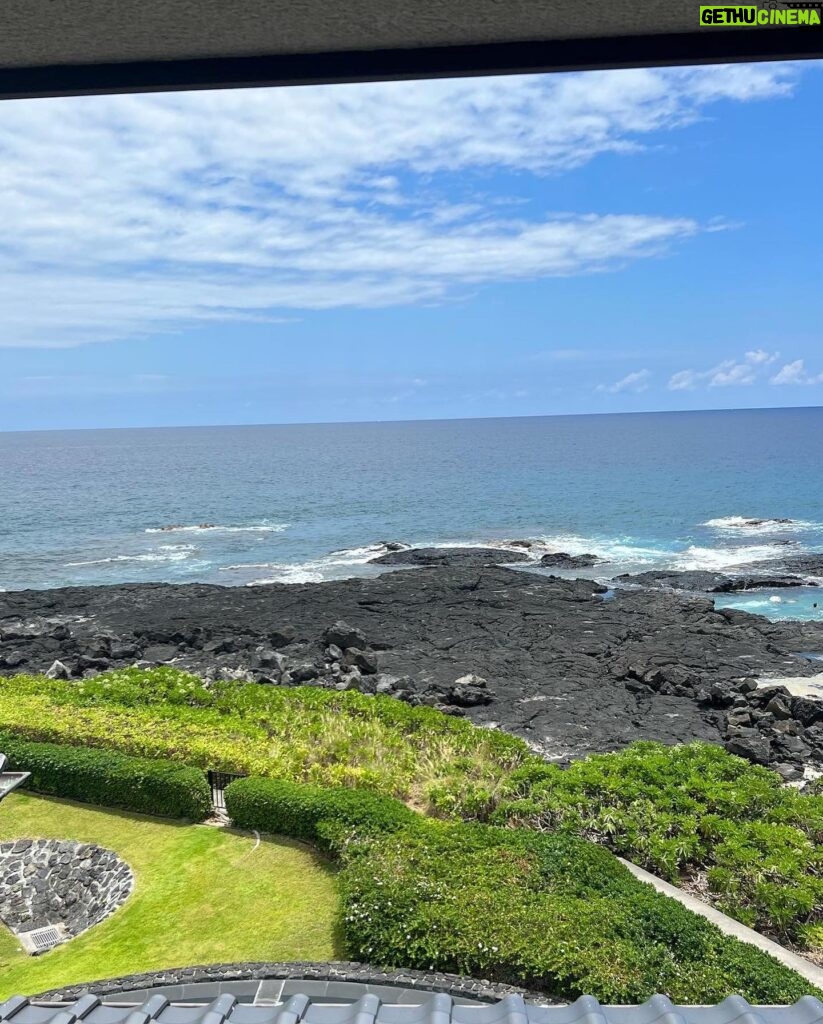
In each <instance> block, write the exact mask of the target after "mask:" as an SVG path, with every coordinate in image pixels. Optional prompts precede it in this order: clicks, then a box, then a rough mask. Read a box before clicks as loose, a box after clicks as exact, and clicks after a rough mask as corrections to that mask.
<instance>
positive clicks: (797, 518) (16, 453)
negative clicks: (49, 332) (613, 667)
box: [0, 409, 823, 617]
mask: <svg viewBox="0 0 823 1024" xmlns="http://www.w3.org/2000/svg"><path fill="white" fill-rule="evenodd" d="M822 462H823V409H779V410H755V411H731V412H698V413H659V414H657V413H655V414H629V415H601V416H558V417H537V418H522V419H483V420H450V421H426V422H404V423H369V424H362V423H351V424H338V425H295V426H250V427H205V428H204V427H198V428H170V429H141V430H87V431H66V432H41V433H8V434H0V480H1V481H2V486H1V487H0V587H2V588H4V589H7V590H9V589H21V588H27V587H33V588H44V587H58V586H66V585H75V584H93V583H113V582H123V581H148V580H167V581H174V582H193V581H208V582H214V583H222V584H227V585H244V584H250V583H254V582H259V581H262V580H267V581H268V580H278V581H283V582H301V581H308V580H321V579H330V578H335V577H343V576H352V575H363V574H370V573H373V572H376V571H377V570H376V568H375V567H373V566H368V565H367V563H368V560H369V559H370V558H372V557H374V556H375V555H376V554H379V553H381V551H382V550H383V549H381V548H380V547H379V543H380V542H381V541H386V540H391V541H395V540H396V541H403V542H406V543H410V544H461V543H474V544H477V543H489V542H492V541H495V542H498V541H503V540H511V539H518V538H532V539H538V540H540V542H541V546H539V547H538V548H537V549H536V554H538V555H539V554H541V553H543V552H544V551H546V550H563V551H568V552H571V553H576V552H577V553H579V552H582V551H593V552H595V553H596V554H599V555H601V556H603V557H605V558H606V559H607V560H608V561H607V563H606V564H605V565H600V566H597V567H596V569H594V570H593V571H592V575H594V576H597V577H603V578H606V577H608V576H611V575H613V574H615V573H617V572H630V571H637V570H642V569H646V568H654V567H662V566H666V567H675V568H712V569H723V568H730V567H734V566H735V565H739V564H742V563H744V562H748V561H751V560H752V559H757V558H780V557H783V556H784V555H786V554H793V553H800V552H802V551H823V494H821V482H820V481H821V473H820V471H821V463H822ZM735 517H744V518H751V517H757V518H764V519H775V518H786V517H788V518H791V519H792V520H793V523H791V524H787V525H782V526H777V525H774V524H771V525H769V524H767V525H766V526H761V527H744V526H741V525H739V523H737V522H736V520H735ZM204 526H205V527H207V528H203V527H204ZM169 527H173V529H169ZM813 595H814V591H813V590H810V591H809V594H808V595H807V594H806V593H805V592H803V593H798V594H797V595H792V598H791V599H792V600H794V601H795V605H794V606H790V605H789V604H788V603H787V599H786V598H787V596H786V594H782V595H780V594H776V595H766V596H765V597H764V595H757V596H756V597H755V595H743V597H742V598H735V599H734V600H735V601H737V602H745V600H746V599H749V600H758V601H763V600H765V601H766V605H767V606H766V607H759V608H757V609H754V608H752V610H758V611H761V612H765V613H767V614H770V615H773V616H774V617H781V616H785V615H787V614H790V615H792V616H797V615H801V616H804V617H805V616H807V615H808V616H813V615H816V614H817V611H816V610H813V609H812V607H811V606H812V601H813V599H816V598H813ZM771 596H780V597H781V599H782V600H781V602H780V604H778V603H777V602H770V601H769V600H768V599H769V597H771ZM741 606H744V607H745V604H744V603H743V604H742V605H741Z"/></svg>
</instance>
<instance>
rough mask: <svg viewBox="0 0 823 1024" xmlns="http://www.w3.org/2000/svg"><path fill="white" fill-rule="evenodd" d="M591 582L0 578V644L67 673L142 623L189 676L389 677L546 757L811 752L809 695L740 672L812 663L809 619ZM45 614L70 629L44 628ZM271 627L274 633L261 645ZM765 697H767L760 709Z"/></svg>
mask: <svg viewBox="0 0 823 1024" xmlns="http://www.w3.org/2000/svg"><path fill="white" fill-rule="evenodd" d="M442 550H443V549H438V553H441V552H442ZM452 550H453V549H452ZM470 550H471V552H472V554H475V553H476V552H477V550H478V549H476V548H473V549H470ZM505 557H506V558H508V559H510V558H511V557H512V553H511V552H508V551H507V552H505ZM604 590H605V588H604V587H602V586H600V585H599V584H597V583H593V582H591V581H588V580H581V579H576V580H567V579H559V578H557V577H555V576H547V575H542V574H536V573H528V572H521V571H517V570H513V569H506V568H501V567H470V566H460V567H449V566H441V567H433V568H420V569H418V570H416V571H415V572H396V573H384V574H382V575H381V576H379V577H375V578H372V579H351V580H340V581H332V582H326V583H309V584H298V585H285V584H269V585H264V586H257V587H234V588H230V587H218V586H208V585H204V584H190V585H186V586H174V585H170V584H127V585H123V586H113V587H86V588H83V587H80V588H72V589H66V590H51V591H25V592H18V593H0V634H2V638H0V657H4V658H5V657H6V656H7V655H8V654H12V655H14V652H19V655H20V656H21V657H23V658H24V663H25V670H26V671H35V670H37V671H43V672H45V671H46V670H48V669H49V668H50V667H51V666H52V665H53V663H54V662H55V661H60V662H62V663H63V664H64V665H65V666H66V671H67V672H70V673H71V674H72V676H75V675H77V674H78V673H82V671H93V670H92V669H84V670H79V669H77V668H76V667H77V666H80V665H81V664H88V663H89V661H94V660H95V658H98V660H100V661H105V659H103V658H100V657H99V656H100V653H101V652H102V651H103V650H106V651H108V658H109V661H110V663H111V664H112V665H116V666H120V665H127V664H132V663H133V662H134V661H135V660H137V658H139V657H140V655H142V654H144V653H145V654H148V653H149V652H150V651H151V646H152V645H151V644H149V643H148V642H147V641H146V640H144V638H148V637H154V636H159V635H160V633H161V631H165V634H164V635H166V636H168V637H172V636H186V637H189V638H190V642H189V643H188V644H180V645H178V646H177V647H176V648H175V650H176V651H177V656H176V657H175V664H177V665H179V666H180V667H182V668H186V669H189V670H191V671H195V672H198V673H200V674H201V675H203V676H204V677H205V678H211V679H216V678H225V679H240V680H246V679H251V680H257V681H260V682H265V683H275V684H277V685H289V684H296V683H297V682H302V683H303V685H312V686H323V687H329V688H338V689H341V690H343V689H360V690H363V691H364V692H367V693H374V692H379V693H381V694H390V695H392V696H394V697H397V698H399V699H401V700H405V701H408V702H409V703H412V704H429V705H432V706H441V707H443V708H449V709H451V711H450V713H455V714H458V713H461V712H463V713H465V714H466V715H467V717H469V718H471V719H472V720H473V721H475V722H478V723H481V724H485V725H492V724H496V725H498V726H500V727H501V728H504V729H507V730H509V731H511V732H514V733H516V734H518V735H521V736H523V737H525V738H526V739H527V740H529V741H530V742H531V743H532V744H533V745H534V746H535V748H537V749H540V750H543V751H544V752H546V753H547V754H548V755H549V756H552V757H556V758H558V759H563V758H566V757H569V756H575V755H579V754H583V753H587V752H592V751H604V750H615V749H618V748H620V747H622V746H625V745H626V744H627V743H630V742H632V741H633V740H636V739H657V740H661V741H664V742H668V743H674V742H681V741H688V740H693V739H703V740H709V741H712V742H716V743H725V744H726V745H728V746H729V749H735V750H736V751H745V756H749V757H751V758H753V759H754V760H763V759H766V760H767V761H768V763H772V764H789V765H793V766H797V765H799V764H801V763H802V761H803V759H804V758H805V757H811V758H815V759H817V760H818V761H820V760H823V705H822V704H819V703H818V702H817V701H814V700H811V699H808V698H793V697H792V696H791V695H790V694H789V693H788V691H786V690H785V689H784V688H782V687H777V686H775V687H770V688H769V689H758V688H757V687H756V685H755V684H754V682H753V679H754V678H756V677H768V676H771V677H776V676H811V675H815V674H816V673H817V672H818V671H820V669H821V665H820V663H816V662H813V661H810V660H808V659H806V658H804V657H802V656H800V655H801V654H802V652H808V651H818V650H819V651H823V624H822V623H793V622H780V623H772V622H768V621H767V620H766V619H763V618H760V617H759V616H754V615H745V614H733V615H729V614H727V613H726V612H724V613H723V614H720V613H718V612H716V611H715V610H714V606H713V603H712V601H711V599H709V598H706V597H700V596H695V595H692V594H684V593H675V592H673V591H669V590H658V589H639V588H637V589H620V590H617V591H616V592H615V594H614V597H613V599H612V600H609V601H603V600H601V599H600V595H601V594H602V593H603V592H604ZM58 619H59V620H60V621H62V622H65V623H67V624H68V625H69V626H70V629H68V630H67V632H66V635H64V636H63V638H62V639H60V640H59V641H55V639H54V634H55V629H54V627H55V624H56V622H57V620H58ZM283 623H290V624H291V628H290V629H288V630H286V629H285V627H284V626H282V625H281V624H283ZM275 629H277V630H278V632H277V633H276V635H277V637H278V640H280V641H282V640H288V641H289V642H288V643H286V644H284V645H283V646H282V647H280V648H279V649H278V650H274V641H273V640H272V637H273V635H275V634H274V632H273V631H274V630H275ZM55 642H56V643H57V647H56V648H55V646H54V645H55ZM154 643H155V644H156V643H157V641H154ZM171 646H172V645H171V644H169V647H171ZM135 649H138V654H137V656H135V655H134V654H133V653H132V654H131V655H130V656H123V657H122V658H121V657H119V656H118V655H119V654H120V653H122V652H123V651H126V650H130V651H132V652H133V651H134V650H135ZM155 653H156V652H155ZM12 660H16V656H15V657H13V658H12ZM14 671H19V669H12V668H4V669H2V670H0V672H2V673H3V674H11V673H13V672H14ZM58 671H61V670H58ZM776 699H777V704H775V705H774V710H775V711H776V712H777V715H776V714H774V713H772V711H768V710H767V706H768V705H769V704H770V703H771V702H773V701H775V700H776ZM786 709H788V713H789V714H790V717H789V718H783V717H780V716H782V715H784V714H786ZM795 741H797V742H795Z"/></svg>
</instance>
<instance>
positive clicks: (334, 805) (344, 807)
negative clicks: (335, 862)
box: [226, 778, 420, 853]
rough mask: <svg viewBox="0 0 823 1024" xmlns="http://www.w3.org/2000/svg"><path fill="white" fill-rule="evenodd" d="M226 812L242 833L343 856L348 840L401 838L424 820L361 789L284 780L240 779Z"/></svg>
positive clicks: (229, 796) (231, 790)
mask: <svg viewBox="0 0 823 1024" xmlns="http://www.w3.org/2000/svg"><path fill="white" fill-rule="evenodd" d="M226 810H227V812H228V814H229V817H230V818H231V820H232V822H233V823H234V824H235V825H236V826H237V827H238V828H244V829H250V830H255V829H256V830H257V831H259V832H272V833H275V834H277V835H283V836H291V837H293V838H295V839H304V840H306V841H307V842H311V843H316V844H317V845H318V846H320V847H321V848H323V849H324V850H326V851H328V852H338V853H339V852H340V851H341V850H342V849H343V847H344V846H345V844H346V841H347V839H349V838H350V837H351V836H353V835H355V834H356V835H357V837H358V838H362V837H364V836H371V835H378V834H381V833H388V832H397V831H399V830H400V829H404V828H408V827H410V826H413V825H414V824H415V823H416V822H418V821H419V820H420V816H419V815H417V814H415V813H414V811H412V810H410V809H409V808H408V807H406V805H405V804H402V803H401V802H400V801H399V800H395V799H393V798H392V797H388V796H381V795H380V794H379V793H369V792H367V791H366V790H362V789H345V788H342V787H323V786H307V785H301V784H300V783H294V782H287V781H285V780H281V779H255V778H249V779H237V780H235V781H234V782H232V783H230V784H229V785H228V786H227V787H226Z"/></svg>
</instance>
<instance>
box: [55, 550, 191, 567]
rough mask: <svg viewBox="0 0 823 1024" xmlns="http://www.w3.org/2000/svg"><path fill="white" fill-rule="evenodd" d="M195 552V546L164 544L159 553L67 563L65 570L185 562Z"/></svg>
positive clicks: (112, 556)
mask: <svg viewBox="0 0 823 1024" xmlns="http://www.w3.org/2000/svg"><path fill="white" fill-rule="evenodd" d="M195 551H197V548H196V547H195V546H194V545H193V544H164V545H162V547H161V548H160V549H159V550H158V551H147V552H145V553H144V554H141V555H110V556H109V557H108V558H92V559H89V560H88V561H85V562H66V563H65V568H67V569H79V568H83V567H85V566H91V565H113V564H115V563H119V562H183V561H185V560H186V559H187V558H189V557H190V556H191V555H192V554H193V553H194V552H195Z"/></svg>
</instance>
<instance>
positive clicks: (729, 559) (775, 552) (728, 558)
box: [672, 544, 786, 571]
mask: <svg viewBox="0 0 823 1024" xmlns="http://www.w3.org/2000/svg"><path fill="white" fill-rule="evenodd" d="M785 555H786V546H785V545H784V544H747V545H742V546H740V547H726V548H724V547H718V548H706V547H699V546H697V545H692V546H691V547H689V548H686V550H685V551H683V552H682V553H681V554H679V555H678V556H677V557H676V558H675V559H674V560H673V562H672V568H673V569H682V570H690V569H708V570H718V571H721V570H723V569H731V568H734V567H735V566H741V565H748V564H749V563H750V562H768V561H777V560H779V559H780V558H784V557H785Z"/></svg>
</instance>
